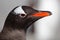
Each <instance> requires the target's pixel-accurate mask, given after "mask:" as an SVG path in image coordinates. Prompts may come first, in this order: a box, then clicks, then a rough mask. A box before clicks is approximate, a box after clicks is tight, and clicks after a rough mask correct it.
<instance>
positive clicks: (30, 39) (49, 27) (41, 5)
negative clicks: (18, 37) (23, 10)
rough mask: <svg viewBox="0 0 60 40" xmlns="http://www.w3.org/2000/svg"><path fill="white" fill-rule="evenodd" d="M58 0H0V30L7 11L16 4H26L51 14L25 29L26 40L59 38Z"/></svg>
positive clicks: (57, 39)
mask: <svg viewBox="0 0 60 40" xmlns="http://www.w3.org/2000/svg"><path fill="white" fill-rule="evenodd" d="M59 3H60V0H0V31H1V30H2V29H3V25H4V22H5V19H6V17H7V15H8V13H9V12H10V11H11V10H12V9H13V8H14V7H16V6H18V5H20V6H22V5H27V6H31V7H33V8H34V9H37V10H42V11H51V12H52V15H51V16H49V17H45V18H42V19H40V20H38V21H37V22H35V23H34V24H32V25H31V27H30V28H28V30H27V36H26V38H27V40H60V24H59V23H60V21H59V20H60V14H59V10H60V8H59V5H60V4H59Z"/></svg>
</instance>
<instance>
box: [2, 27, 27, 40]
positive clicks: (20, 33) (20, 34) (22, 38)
mask: <svg viewBox="0 0 60 40" xmlns="http://www.w3.org/2000/svg"><path fill="white" fill-rule="evenodd" d="M1 34H2V35H4V36H6V37H5V39H7V38H11V39H16V38H17V40H18V39H19V40H26V33H25V31H24V30H18V29H15V30H14V29H12V28H10V27H9V28H7V27H4V28H3V31H2V32H1Z"/></svg>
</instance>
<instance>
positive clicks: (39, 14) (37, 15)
mask: <svg viewBox="0 0 60 40" xmlns="http://www.w3.org/2000/svg"><path fill="white" fill-rule="evenodd" d="M49 15H51V13H50V12H48V11H42V12H37V13H34V14H32V16H35V17H45V16H49Z"/></svg>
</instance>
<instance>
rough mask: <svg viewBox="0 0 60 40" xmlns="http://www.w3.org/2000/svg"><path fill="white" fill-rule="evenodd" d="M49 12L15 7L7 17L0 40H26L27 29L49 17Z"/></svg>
mask: <svg viewBox="0 0 60 40" xmlns="http://www.w3.org/2000/svg"><path fill="white" fill-rule="evenodd" d="M50 15H51V12H49V11H38V10H35V9H33V8H31V7H29V6H17V7H15V8H14V9H13V10H12V11H11V12H10V13H9V14H8V16H7V18H6V21H5V23H4V27H3V30H2V31H1V32H0V40H26V31H27V28H28V27H29V26H30V25H31V24H32V23H34V22H35V21H37V20H38V19H41V18H43V17H45V16H50Z"/></svg>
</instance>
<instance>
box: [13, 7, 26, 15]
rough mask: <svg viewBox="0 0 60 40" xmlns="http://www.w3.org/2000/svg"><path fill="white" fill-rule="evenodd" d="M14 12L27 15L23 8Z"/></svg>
mask: <svg viewBox="0 0 60 40" xmlns="http://www.w3.org/2000/svg"><path fill="white" fill-rule="evenodd" d="M14 12H15V13H16V14H25V12H24V10H23V9H22V6H20V7H18V8H16V9H15V10H14Z"/></svg>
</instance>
